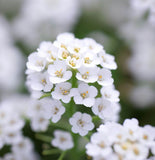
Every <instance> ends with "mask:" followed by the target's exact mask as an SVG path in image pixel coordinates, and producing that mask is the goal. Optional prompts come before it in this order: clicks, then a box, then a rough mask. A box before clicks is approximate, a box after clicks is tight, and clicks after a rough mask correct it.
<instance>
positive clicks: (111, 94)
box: [101, 86, 120, 102]
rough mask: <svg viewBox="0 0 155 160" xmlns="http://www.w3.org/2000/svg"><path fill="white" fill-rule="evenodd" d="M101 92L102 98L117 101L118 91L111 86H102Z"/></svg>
mask: <svg viewBox="0 0 155 160" xmlns="http://www.w3.org/2000/svg"><path fill="white" fill-rule="evenodd" d="M101 94H102V96H103V98H105V99H107V100H109V101H111V102H119V94H120V93H119V92H118V91H117V90H115V89H114V87H113V86H106V87H102V89H101Z"/></svg>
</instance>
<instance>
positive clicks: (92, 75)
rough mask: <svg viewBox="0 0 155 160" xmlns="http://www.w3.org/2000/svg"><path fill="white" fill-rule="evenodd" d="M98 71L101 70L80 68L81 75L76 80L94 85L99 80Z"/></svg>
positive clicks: (78, 74)
mask: <svg viewBox="0 0 155 160" xmlns="http://www.w3.org/2000/svg"><path fill="white" fill-rule="evenodd" d="M98 70H99V68H98V67H96V66H94V67H84V66H82V67H80V68H79V69H78V71H79V73H77V74H76V78H77V79H78V80H80V81H84V82H86V83H94V82H96V81H97V79H98V75H97V73H98Z"/></svg>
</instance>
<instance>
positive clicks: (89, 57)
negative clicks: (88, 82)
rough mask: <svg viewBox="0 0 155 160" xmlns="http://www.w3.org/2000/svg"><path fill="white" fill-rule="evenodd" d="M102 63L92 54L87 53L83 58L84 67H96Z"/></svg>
mask: <svg viewBox="0 0 155 160" xmlns="http://www.w3.org/2000/svg"><path fill="white" fill-rule="evenodd" d="M99 63H100V60H99V58H98V57H97V55H96V54H94V53H92V52H87V53H86V54H84V56H83V65H84V66H86V67H94V66H96V65H98V64H99Z"/></svg>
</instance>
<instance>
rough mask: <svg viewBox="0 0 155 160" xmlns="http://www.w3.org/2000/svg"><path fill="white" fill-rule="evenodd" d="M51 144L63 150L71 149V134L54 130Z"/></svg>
mask: <svg viewBox="0 0 155 160" xmlns="http://www.w3.org/2000/svg"><path fill="white" fill-rule="evenodd" d="M51 144H52V145H53V146H54V147H58V148H59V149H61V150H63V151H64V150H68V149H71V148H73V146H74V144H73V140H72V136H71V134H70V133H69V132H65V131H61V130H55V131H54V139H53V140H52V142H51Z"/></svg>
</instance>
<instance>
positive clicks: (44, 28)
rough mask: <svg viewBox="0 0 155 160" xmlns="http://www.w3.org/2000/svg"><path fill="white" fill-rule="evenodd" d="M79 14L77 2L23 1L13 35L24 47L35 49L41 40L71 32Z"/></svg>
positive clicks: (54, 0) (55, 0)
mask: <svg viewBox="0 0 155 160" xmlns="http://www.w3.org/2000/svg"><path fill="white" fill-rule="evenodd" d="M79 12H80V11H79V2H78V0H68V2H67V3H66V0H52V1H51V0H26V1H25V0H24V1H23V3H22V5H21V10H20V11H19V14H18V15H17V16H16V17H15V18H14V22H13V31H14V35H15V37H16V39H17V40H20V41H22V42H23V43H24V45H26V46H28V47H31V48H35V47H36V46H38V44H39V43H40V41H41V40H42V39H44V40H51V39H54V38H55V37H56V35H57V34H59V33H61V32H64V31H71V30H72V27H73V26H74V24H75V23H76V22H77V19H78V17H79ZM27 24H29V26H27ZM25 26H27V27H25Z"/></svg>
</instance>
